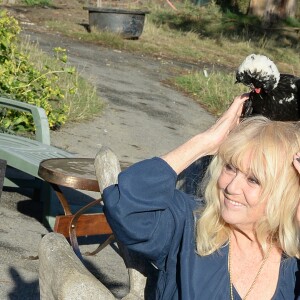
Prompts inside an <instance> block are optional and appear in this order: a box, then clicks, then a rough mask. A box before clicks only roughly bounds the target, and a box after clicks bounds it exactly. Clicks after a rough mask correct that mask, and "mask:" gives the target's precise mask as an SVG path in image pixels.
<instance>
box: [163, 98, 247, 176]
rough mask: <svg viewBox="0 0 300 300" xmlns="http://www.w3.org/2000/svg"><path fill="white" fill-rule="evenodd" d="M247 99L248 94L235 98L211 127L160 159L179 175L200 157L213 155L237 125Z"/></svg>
mask: <svg viewBox="0 0 300 300" xmlns="http://www.w3.org/2000/svg"><path fill="white" fill-rule="evenodd" d="M248 98H249V94H248V93H247V94H243V95H241V96H238V97H236V98H235V99H234V101H233V102H232V104H231V105H230V107H229V108H228V110H227V111H226V112H225V113H224V114H223V115H222V117H221V118H220V119H218V120H217V121H216V123H215V124H214V125H213V126H212V127H210V128H209V129H208V130H206V131H204V132H202V133H200V134H198V135H196V136H194V137H193V138H191V139H190V140H188V141H187V142H186V143H184V144H182V145H181V146H179V147H178V148H176V149H174V150H172V151H171V152H169V153H168V154H166V155H163V156H162V157H161V158H162V159H164V160H165V161H166V162H167V163H168V164H169V165H170V166H171V167H172V168H173V170H174V171H175V172H176V173H177V174H179V173H181V172H182V171H183V170H184V169H186V168H187V167H188V166H189V165H191V164H192V163H193V162H194V161H196V160H197V159H199V158H200V157H203V156H206V155H212V154H215V153H216V152H217V150H218V149H219V146H220V144H221V143H222V142H223V141H224V139H225V138H226V137H227V135H228V133H229V132H230V131H231V130H232V129H233V128H234V127H235V126H236V125H237V124H238V123H239V121H240V116H241V113H242V109H243V103H244V102H245V101H246V100H247V99H248Z"/></svg>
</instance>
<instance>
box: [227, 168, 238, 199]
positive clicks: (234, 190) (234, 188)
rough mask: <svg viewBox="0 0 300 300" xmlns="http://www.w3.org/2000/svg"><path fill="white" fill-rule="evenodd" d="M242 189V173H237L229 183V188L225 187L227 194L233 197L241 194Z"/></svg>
mask: <svg viewBox="0 0 300 300" xmlns="http://www.w3.org/2000/svg"><path fill="white" fill-rule="evenodd" d="M241 187H242V176H241V174H240V173H236V174H235V176H233V177H232V178H231V179H230V181H229V182H228V184H227V186H226V187H225V192H226V193H228V194H231V195H234V194H239V193H240V191H241Z"/></svg>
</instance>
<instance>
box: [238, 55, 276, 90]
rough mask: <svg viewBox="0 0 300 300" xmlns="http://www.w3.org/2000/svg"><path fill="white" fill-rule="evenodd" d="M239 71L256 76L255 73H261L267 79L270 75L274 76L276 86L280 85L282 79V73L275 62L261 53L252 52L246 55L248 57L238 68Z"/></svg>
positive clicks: (262, 77)
mask: <svg viewBox="0 0 300 300" xmlns="http://www.w3.org/2000/svg"><path fill="white" fill-rule="evenodd" d="M238 72H239V73H241V74H243V73H244V72H247V73H248V74H251V75H253V76H254V77H255V75H257V74H259V76H260V78H261V79H266V80H268V78H269V77H270V76H274V77H275V79H276V82H275V84H274V88H276V86H277V85H278V82H279V79H280V73H279V71H278V69H277V67H276V65H275V64H274V62H273V61H272V60H271V59H269V58H268V57H266V56H264V55H260V54H250V55H248V56H247V57H246V59H245V60H244V61H243V62H242V64H241V65H240V66H239V68H238Z"/></svg>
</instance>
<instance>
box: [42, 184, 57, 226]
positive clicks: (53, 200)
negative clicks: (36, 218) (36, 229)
mask: <svg viewBox="0 0 300 300" xmlns="http://www.w3.org/2000/svg"><path fill="white" fill-rule="evenodd" d="M41 200H42V201H43V224H44V226H46V227H48V228H50V229H52V230H53V229H54V224H55V217H56V216H57V215H59V214H61V213H62V208H61V204H60V203H59V200H58V198H57V196H56V194H55V192H54V190H53V188H52V187H51V185H50V184H49V183H47V182H45V181H44V182H43V184H42V189H41Z"/></svg>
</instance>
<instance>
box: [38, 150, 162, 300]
mask: <svg viewBox="0 0 300 300" xmlns="http://www.w3.org/2000/svg"><path fill="white" fill-rule="evenodd" d="M95 170H96V176H97V178H98V181H99V187H100V192H101V194H102V192H103V190H104V189H105V188H106V187H107V186H109V185H111V184H115V183H117V180H118V174H119V172H120V171H121V168H120V164H119V160H118V159H117V157H116V155H115V154H114V153H113V152H112V151H111V150H110V149H109V148H106V147H102V148H101V149H100V151H99V152H98V154H97V155H96V158H95ZM117 243H118V247H119V251H120V254H121V256H122V258H123V259H124V262H125V265H126V267H127V269H128V275H129V285H130V286H129V293H128V294H127V295H126V296H125V297H124V298H123V300H138V299H145V298H146V299H154V292H155V287H154V285H155V282H156V275H157V273H156V270H155V269H154V267H153V266H152V265H151V264H150V263H148V262H147V261H146V260H145V259H143V257H141V256H140V255H139V254H137V253H134V252H131V251H129V250H128V249H127V248H126V247H124V245H122V243H120V242H119V241H117ZM39 285H40V295H41V300H49V299H51V300H52V299H53V300H54V299H57V300H68V299H79V298H76V296H77V297H78V296H79V295H80V299H82V300H85V299H86V300H88V299H107V300H108V299H115V298H114V296H113V295H112V293H111V292H110V291H109V290H108V289H107V288H106V287H105V286H104V285H103V284H102V283H100V282H99V280H97V279H96V278H95V277H94V275H92V274H91V273H90V272H89V271H88V270H87V269H86V267H85V266H84V265H83V263H82V261H81V260H80V259H79V258H78V257H77V256H76V255H75V253H74V251H73V250H72V248H71V246H70V245H69V244H68V242H67V241H66V239H65V238H64V237H63V235H61V234H58V233H53V232H52V233H48V234H47V235H46V236H44V237H43V239H42V242H41V244H40V248H39Z"/></svg>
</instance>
